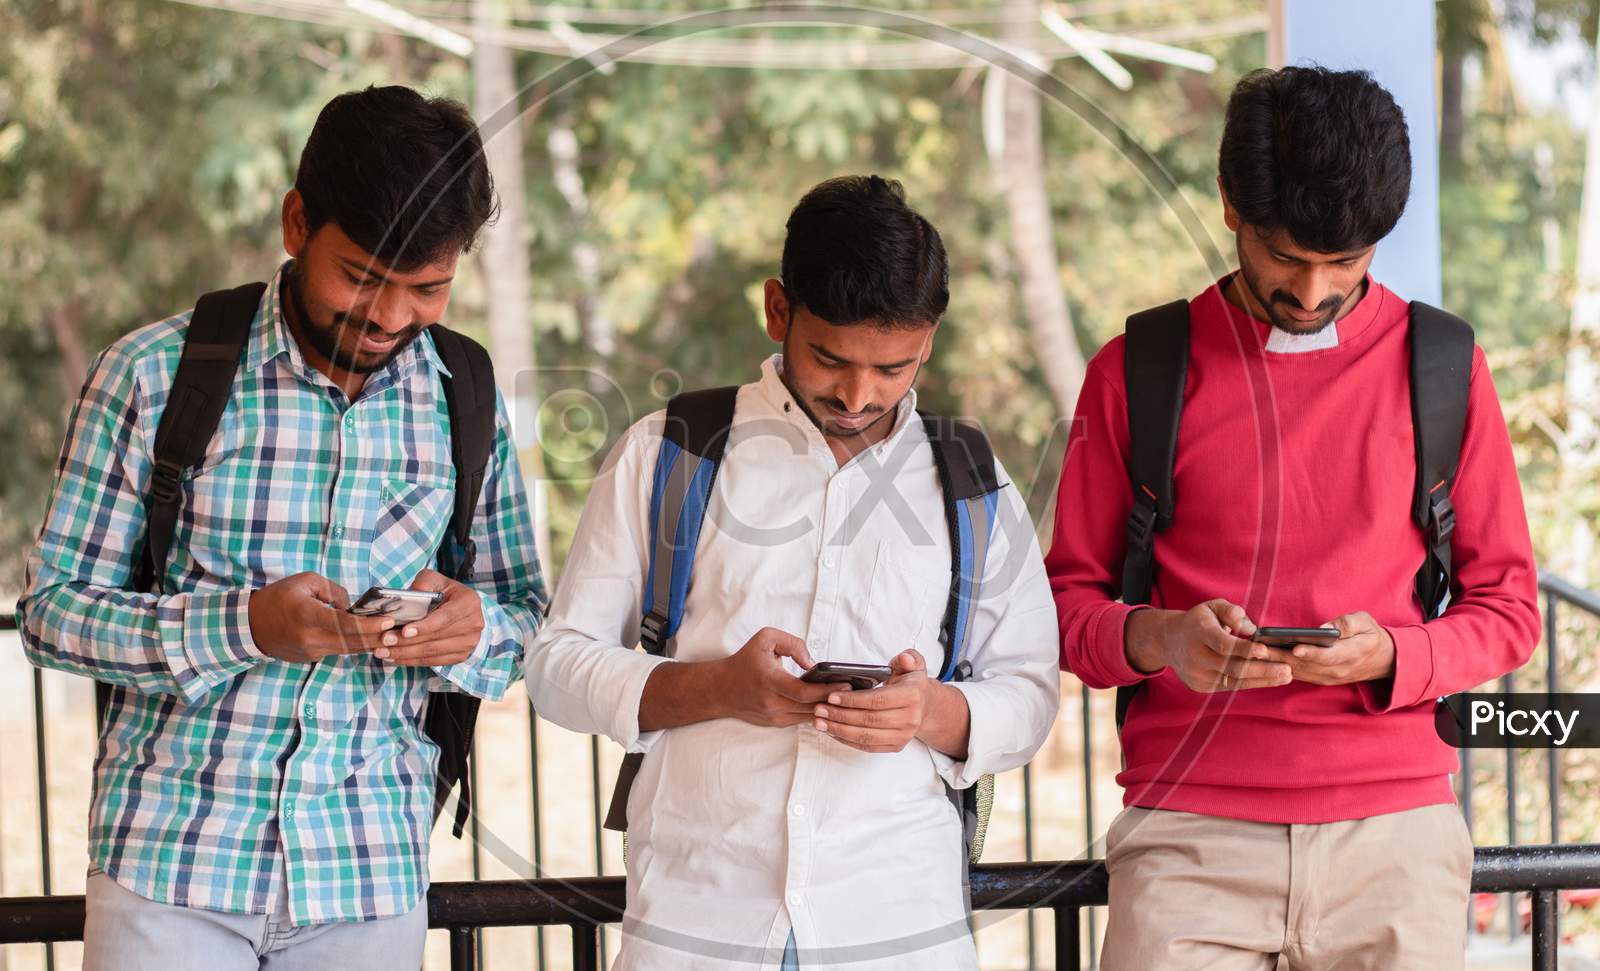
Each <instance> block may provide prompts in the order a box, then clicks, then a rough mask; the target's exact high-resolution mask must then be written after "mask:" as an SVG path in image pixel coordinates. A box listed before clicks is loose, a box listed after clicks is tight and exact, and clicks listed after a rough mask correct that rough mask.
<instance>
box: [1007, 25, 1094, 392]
mask: <svg viewBox="0 0 1600 971" xmlns="http://www.w3.org/2000/svg"><path fill="white" fill-rule="evenodd" d="M1001 18H1002V20H1001V36H1002V38H1003V39H1004V40H1005V41H1006V42H1007V43H1008V44H1011V45H1013V46H1014V47H1015V48H1019V49H1023V50H1033V49H1035V46H1036V42H1037V31H1038V29H1039V5H1038V2H1037V0H1005V2H1004V3H1003V5H1002V7H1001ZM1040 102H1041V98H1040V95H1039V92H1038V91H1037V90H1036V89H1035V88H1034V87H1033V86H1031V85H1029V84H1026V83H1024V82H1023V81H1021V80H1020V79H1018V78H1015V77H1007V78H1006V79H1005V149H1004V152H1003V153H1002V156H1001V159H1000V176H1001V181H1002V183H1003V184H1004V185H1005V194H1006V211H1007V213H1008V215H1009V216H1010V223H1011V254H1012V260H1013V262H1014V264H1015V266H1016V269H1017V284H1018V293H1019V296H1020V298H1021V302H1022V314H1023V317H1024V319H1025V320H1026V321H1027V324H1028V332H1029V335H1030V336H1031V337H1032V339H1033V347H1034V351H1035V353H1036V354H1037V355H1038V360H1039V370H1040V371H1041V372H1042V373H1043V374H1044V380H1045V385H1046V386H1047V387H1048V388H1049V390H1050V398H1051V400H1052V401H1054V402H1055V406H1056V412H1057V414H1059V415H1062V416H1065V417H1069V418H1070V417H1071V416H1072V414H1073V411H1074V409H1075V408H1076V406H1077V402H1078V390H1079V388H1080V387H1081V386H1082V385H1083V373H1084V359H1083V351H1082V349H1081V348H1079V346H1078V337H1077V334H1076V332H1075V331H1074V330H1073V327H1072V312H1071V310H1069V309H1068V307H1067V299H1066V294H1065V293H1064V292H1063V290H1062V287H1061V271H1060V262H1059V258H1058V255H1057V253H1056V239H1055V226H1054V223H1053V221H1052V219H1051V215H1050V199H1049V196H1048V195H1047V194H1046V192H1045V179H1044V145H1043V141H1042V135H1041V113H1042V109H1041V104H1040Z"/></svg>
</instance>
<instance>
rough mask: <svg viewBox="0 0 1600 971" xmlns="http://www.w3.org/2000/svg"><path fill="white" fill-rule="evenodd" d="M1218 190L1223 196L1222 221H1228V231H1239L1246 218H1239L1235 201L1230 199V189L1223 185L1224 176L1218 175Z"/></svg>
mask: <svg viewBox="0 0 1600 971" xmlns="http://www.w3.org/2000/svg"><path fill="white" fill-rule="evenodd" d="M1217 192H1218V194H1220V195H1221V196H1222V221H1223V222H1224V223H1227V225H1228V232H1230V233H1237V232H1238V231H1239V227H1240V226H1243V225H1244V220H1242V219H1240V218H1239V211H1238V210H1237V209H1235V208H1233V203H1232V202H1230V201H1228V190H1227V189H1224V188H1223V187H1222V176H1220V175H1219V176H1217Z"/></svg>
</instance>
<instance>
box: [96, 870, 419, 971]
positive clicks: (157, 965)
mask: <svg viewBox="0 0 1600 971" xmlns="http://www.w3.org/2000/svg"><path fill="white" fill-rule="evenodd" d="M85 895H86V898H87V900H86V903H87V909H88V916H87V919H86V920H85V921H84V928H83V967H84V971H327V969H330V968H337V969H339V971H415V969H417V968H420V967H421V966H422V947H423V941H424V939H425V938H426V936H427V933H428V901H427V900H426V899H424V900H422V901H421V902H420V903H418V904H417V906H416V907H415V908H414V909H413V910H412V911H411V913H409V914H402V915H401V916H399V917H390V918H388V919H386V920H369V921H360V922H355V923H335V924H309V925H307V926H304V927H295V926H294V925H293V924H291V923H290V921H289V911H288V902H287V901H288V895H287V894H284V895H281V898H280V903H279V904H278V909H277V911H276V912H274V913H272V914H266V915H263V914H226V913H222V912H220V911H215V910H201V909H199V908H197V907H177V906H174V905H172V904H163V903H158V902H156V901H154V900H146V899H145V898H144V897H141V896H139V895H138V894H136V893H134V892H133V891H131V890H128V889H126V888H124V887H121V886H118V885H117V883H116V881H114V880H112V879H111V878H110V877H108V876H106V875H105V874H104V873H101V872H99V871H98V870H96V871H92V872H91V873H90V874H89V883H88V887H87V889H86V894H85Z"/></svg>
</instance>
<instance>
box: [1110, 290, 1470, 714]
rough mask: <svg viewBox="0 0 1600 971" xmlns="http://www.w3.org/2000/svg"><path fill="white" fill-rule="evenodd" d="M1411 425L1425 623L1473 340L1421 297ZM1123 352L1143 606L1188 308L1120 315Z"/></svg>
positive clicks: (1441, 597)
mask: <svg viewBox="0 0 1600 971" xmlns="http://www.w3.org/2000/svg"><path fill="white" fill-rule="evenodd" d="M1410 317H1411V321H1410V329H1409V333H1408V341H1409V343H1410V347H1411V365H1410V378H1411V427H1412V430H1413V434H1414V437H1415V439H1416V455H1417V471H1416V484H1415V486H1414V488H1413V492H1412V501H1411V518H1412V521H1413V522H1415V523H1416V524H1417V525H1418V526H1419V527H1420V528H1421V529H1422V534H1423V545H1424V550H1423V558H1422V565H1421V566H1420V567H1419V568H1418V569H1417V577H1416V592H1417V599H1418V600H1419V601H1420V602H1421V604H1422V613H1423V619H1424V620H1433V619H1434V618H1436V617H1438V616H1439V615H1440V614H1441V613H1442V612H1443V611H1444V606H1445V603H1446V602H1447V600H1448V598H1449V594H1450V582H1451V576H1452V572H1451V566H1450V534H1451V533H1453V532H1454V531H1455V525H1456V514H1455V509H1454V507H1452V506H1451V504H1450V488H1451V486H1452V485H1454V483H1455V478H1456V470H1457V466H1458V464H1459V461H1460V458H1461V436H1462V433H1463V431H1464V430H1465V428H1466V423H1467V395H1468V392H1469V391H1470V387H1469V385H1470V381H1471V375H1472V353H1473V335H1472V327H1471V325H1469V324H1468V323H1467V322H1466V321H1464V320H1462V319H1461V318H1459V317H1456V316H1455V315H1453V314H1449V313H1446V312H1445V311H1443V310H1440V309H1438V308H1437V307H1430V306H1429V305H1427V304H1425V303H1422V302H1420V301H1414V302H1412V304H1411V314H1410ZM1124 347H1125V350H1126V359H1125V361H1124V369H1123V373H1124V376H1125V378H1126V385H1127V388H1126V393H1127V402H1128V477H1129V480H1130V485H1131V486H1132V489H1133V509H1132V511H1131V512H1129V513H1128V526H1127V536H1128V545H1127V551H1126V553H1125V555H1124V558H1123V564H1122V602H1123V603H1128V604H1147V603H1149V602H1150V593H1151V588H1152V587H1153V586H1154V585H1155V570H1156V562H1155V534H1156V533H1159V532H1164V531H1165V530H1167V529H1170V528H1171V527H1172V521H1173V512H1174V508H1173V498H1174V497H1173V483H1172V468H1173V462H1174V460H1175V459H1176V457H1177V451H1178V422H1179V419H1180V418H1181V417H1182V415H1183V392H1184V381H1185V378H1186V376H1187V374H1188V370H1189V302H1188V301H1187V300H1177V301H1174V302H1172V303H1169V304H1165V305H1163V306H1160V307H1156V308H1154V309H1151V310H1145V311H1142V312H1140V313H1137V314H1134V315H1133V316H1132V317H1129V318H1128V327H1127V337H1126V339H1125V343H1124ZM1138 689H1139V685H1136V684H1135V685H1122V686H1121V687H1119V688H1117V727H1118V729H1121V727H1122V723H1123V721H1124V720H1125V719H1126V718H1127V714H1128V706H1129V705H1131V704H1132V703H1133V699H1134V696H1135V695H1136V694H1137V693H1138Z"/></svg>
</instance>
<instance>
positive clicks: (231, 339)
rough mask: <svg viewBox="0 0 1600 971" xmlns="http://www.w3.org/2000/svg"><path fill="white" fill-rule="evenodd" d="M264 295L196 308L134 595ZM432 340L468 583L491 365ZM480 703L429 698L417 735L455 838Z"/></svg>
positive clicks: (468, 794)
mask: <svg viewBox="0 0 1600 971" xmlns="http://www.w3.org/2000/svg"><path fill="white" fill-rule="evenodd" d="M266 288H267V285H266V284H265V283H250V284H246V285H244V286H242V287H238V288H236V289H233V290H218V291H216V292H214V293H208V294H206V295H204V296H202V297H201V298H200V299H199V301H198V302H197V303H196V304H195V308H194V316H193V317H192V318H191V319H190V321H189V330H188V333H187V334H186V335H185V337H184V342H183V354H182V356H181V357H180V358H179V361H178V371H177V374H176V375H175V376H174V378H173V381H172V388H171V390H170V391H169V392H168V394H167V405H166V409H165V410H164V411H163V412H162V414H161V423H160V425H159V426H158V427H157V429H156V438H155V445H154V447H153V449H152V456H151V457H152V459H153V460H154V467H153V469H152V471H151V475H150V491H149V494H148V495H146V496H145V509H146V513H147V519H146V522H147V525H146V530H145V538H144V550H143V553H142V554H141V555H140V558H139V562H138V563H137V565H136V566H135V568H134V577H133V580H134V588H135V589H137V590H141V591H154V592H160V589H161V577H162V574H163V573H165V568H166V563H167V556H168V554H169V553H170V551H171V548H172V538H173V534H174V532H175V531H176V529H177V523H178V512H179V508H180V506H181V504H182V499H183V491H182V482H183V474H184V471H185V470H186V469H188V468H190V467H192V466H194V465H196V464H198V463H199V462H200V461H201V459H203V458H204V457H205V450H206V446H207V445H208V444H210V442H211V436H212V435H213V434H215V433H216V430H217V425H218V424H219V423H220V422H221V420H222V413H223V411H224V410H225V409H226V408H227V405H228V398H229V397H230V395H231V393H232V389H233V380H234V376H235V375H236V374H237V373H238V370H239V362H240V360H241V359H242V357H243V354H244V348H245V344H246V343H247V342H248V340H249V336H250V325H251V324H252V323H253V321H254V319H255V314H256V308H257V307H258V306H259V305H260V303H261V295H262V294H263V293H264V292H265V291H266ZM428 333H429V334H430V335H432V337H433V344H434V347H435V348H436V349H437V350H438V351H439V356H440V358H441V359H443V361H444V365H445V368H446V369H447V370H449V371H450V374H451V376H450V377H444V376H442V375H441V379H442V383H443V386H444V396H445V403H446V406H447V407H448V409H449V412H450V453H451V459H452V461H453V463H454V465H455V470H456V495H455V509H454V511H453V512H452V513H451V517H450V528H449V530H447V532H446V535H445V539H444V542H443V544H442V545H441V547H440V549H439V552H438V562H439V569H440V572H441V573H444V574H445V575H446V576H449V577H451V578H452V579H454V580H456V581H458V582H460V583H470V582H471V578H472V574H473V561H474V558H475V555H476V549H475V548H474V544H473V541H472V535H471V534H472V517H473V513H474V511H475V510H476V508H477V505H478V494H479V492H480V491H481V490H482V488H483V477H484V470H485V469H486V468H487V467H488V464H489V453H490V451H491V449H492V448H493V445H494V435H495V386H494V363H493V362H492V361H491V360H490V358H489V352H488V351H486V350H484V349H483V347H482V346H481V345H480V344H478V343H477V342H475V341H473V340H471V339H469V338H467V337H463V336H462V335H460V334H458V333H456V332H455V331H452V330H449V329H447V328H445V327H444V326H443V325H440V324H434V325H433V326H432V327H429V328H428ZM95 687H96V694H97V697H98V700H99V714H100V717H101V719H102V720H103V719H104V717H105V712H106V711H107V710H108V708H109V706H110V704H111V702H112V700H113V698H114V697H116V696H117V694H118V692H120V691H121V690H123V689H114V688H113V687H112V686H111V685H109V684H106V683H105V682H99V683H97V684H96V686H95ZM478 705H479V700H478V699H477V698H474V697H472V696H471V695H467V694H461V693H457V692H442V691H441V692H434V693H433V696H432V697H431V698H430V699H429V701H428V712H427V715H426V716H425V717H424V722H423V730H424V731H425V732H426V733H427V735H428V737H429V738H431V739H432V740H433V742H434V744H436V745H437V746H438V747H439V766H438V770H437V772H436V775H435V784H434V809H433V814H434V820H435V821H437V820H438V817H439V813H440V811H441V810H442V809H443V808H444V803H445V798H446V797H447V796H448V795H449V794H450V790H451V789H453V788H455V787H456V785H457V783H459V784H460V786H461V792H460V796H459V798H458V800H457V802H456V817H455V825H454V827H453V829H452V833H453V834H454V835H455V836H457V837H459V836H460V835H461V832H462V830H463V828H464V827H465V826H466V821H467V817H468V816H469V815H470V814H471V808H472V790H471V783H470V780H469V773H468V766H467V759H468V752H469V751H470V749H471V747H472V733H473V728H474V726H475V724H476V722H477V718H478Z"/></svg>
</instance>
